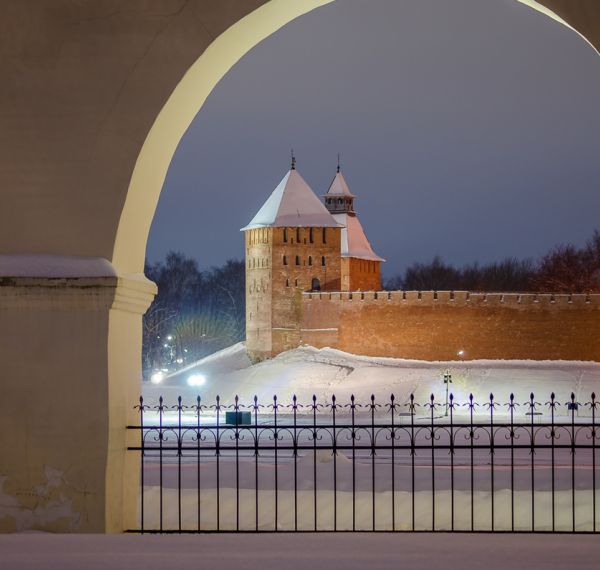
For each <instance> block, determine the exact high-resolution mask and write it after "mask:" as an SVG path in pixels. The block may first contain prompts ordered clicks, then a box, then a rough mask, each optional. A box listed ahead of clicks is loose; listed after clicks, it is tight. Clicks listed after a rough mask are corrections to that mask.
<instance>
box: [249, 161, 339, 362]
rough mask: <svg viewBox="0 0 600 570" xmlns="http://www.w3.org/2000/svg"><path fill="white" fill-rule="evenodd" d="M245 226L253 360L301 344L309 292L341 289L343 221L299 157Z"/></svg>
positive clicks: (250, 349)
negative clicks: (303, 171) (305, 174)
mask: <svg viewBox="0 0 600 570" xmlns="http://www.w3.org/2000/svg"><path fill="white" fill-rule="evenodd" d="M242 231H243V232H244V233H245V245H246V347H247V350H248V354H249V355H250V357H251V358H252V359H253V360H261V359H264V358H269V357H271V356H273V355H275V354H279V353H280V352H282V351H284V350H289V349H292V348H295V347H297V346H298V344H299V343H300V316H301V308H302V305H301V294H302V292H303V291H314V290H321V291H339V290H340V286H341V283H340V275H341V257H340V252H341V232H342V228H341V226H340V224H339V223H338V222H337V221H336V220H335V219H334V217H333V216H332V215H331V214H330V213H329V212H328V211H327V208H325V206H324V205H323V204H322V202H321V201H320V200H319V198H318V197H317V196H316V195H315V193H314V192H313V191H312V190H311V189H310V187H309V186H308V184H307V183H306V182H305V181H304V179H303V178H302V176H300V174H299V173H298V171H297V170H296V164H295V160H294V159H292V166H291V168H290V170H289V171H288V173H287V174H286V175H285V176H284V177H283V180H282V181H281V182H280V183H279V185H278V186H277V188H275V190H274V191H273V193H272V194H271V196H269V198H268V199H267V201H266V202H265V203H264V205H263V206H262V208H261V209H260V210H259V211H258V213H257V214H256V216H254V218H253V219H252V221H251V222H250V223H249V224H248V225H247V226H246V227H244V228H242Z"/></svg>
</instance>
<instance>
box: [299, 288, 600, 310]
mask: <svg viewBox="0 0 600 570" xmlns="http://www.w3.org/2000/svg"><path fill="white" fill-rule="evenodd" d="M303 301H305V302H310V301H321V302H322V301H334V302H356V301H358V302H362V303H373V304H382V303H393V304H402V305H408V306H419V305H436V304H450V305H454V304H457V305H510V306H519V305H532V306H536V305H541V306H564V307H572V306H574V305H575V306H590V305H591V306H595V307H600V294H585V293H572V294H569V293H560V294H559V293H556V294H555V293H473V292H470V291H342V292H316V293H303Z"/></svg>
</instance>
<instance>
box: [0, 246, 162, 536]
mask: <svg viewBox="0 0 600 570" xmlns="http://www.w3.org/2000/svg"><path fill="white" fill-rule="evenodd" d="M25 258H26V259H25V263H21V262H22V261H23V256H20V257H18V258H17V257H13V256H0V275H4V277H0V387H1V391H0V450H2V451H1V454H0V532H14V531H23V530H29V529H34V530H43V531H50V532H121V531H123V530H126V529H127V528H133V527H134V526H135V519H136V512H137V496H138V492H139V476H140V473H139V467H140V465H139V458H138V457H137V456H136V454H134V453H129V454H127V453H126V446H127V438H128V435H127V432H126V429H125V428H126V426H127V424H128V423H132V422H134V421H135V417H136V416H135V410H134V409H133V406H134V405H135V403H136V401H137V398H138V397H139V392H140V390H141V358H140V354H141V337H142V335H141V332H142V327H141V316H142V315H143V313H144V312H145V311H146V309H147V308H148V306H149V305H150V303H151V302H152V299H153V297H154V295H155V293H156V286H155V285H154V284H153V283H151V282H150V281H148V280H147V279H146V278H145V277H144V276H142V275H140V276H117V275H116V273H115V272H114V270H113V268H112V266H111V265H110V264H109V263H108V262H107V261H106V260H90V259H73V258H56V257H53V256H25ZM40 258H41V260H42V262H40ZM28 272H29V273H31V275H27V273H28ZM78 272H79V273H80V276H76V274H77V273H78ZM11 273H12V275H11ZM35 273H38V274H42V276H41V277H40V276H35ZM130 437H131V438H132V440H133V439H134V436H133V434H132V435H131V436H130Z"/></svg>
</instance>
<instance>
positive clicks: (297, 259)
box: [296, 255, 300, 265]
mask: <svg viewBox="0 0 600 570" xmlns="http://www.w3.org/2000/svg"><path fill="white" fill-rule="evenodd" d="M296 265H300V256H299V255H297V256H296Z"/></svg>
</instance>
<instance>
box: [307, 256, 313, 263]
mask: <svg viewBox="0 0 600 570" xmlns="http://www.w3.org/2000/svg"><path fill="white" fill-rule="evenodd" d="M308 264H309V265H312V256H310V255H309V256H308Z"/></svg>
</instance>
